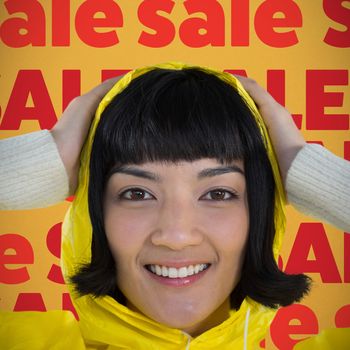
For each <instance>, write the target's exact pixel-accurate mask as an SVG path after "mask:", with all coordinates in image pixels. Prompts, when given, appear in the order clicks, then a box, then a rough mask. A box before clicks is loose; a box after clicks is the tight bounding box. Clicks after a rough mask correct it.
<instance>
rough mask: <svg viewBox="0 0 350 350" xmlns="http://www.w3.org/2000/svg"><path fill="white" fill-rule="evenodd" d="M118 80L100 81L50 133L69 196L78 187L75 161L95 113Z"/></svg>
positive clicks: (72, 104)
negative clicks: (57, 153) (62, 169)
mask: <svg viewBox="0 0 350 350" xmlns="http://www.w3.org/2000/svg"><path fill="white" fill-rule="evenodd" d="M120 78H121V77H116V78H112V79H108V80H106V81H104V82H103V83H102V84H100V85H98V86H96V87H95V88H93V89H92V90H90V91H89V92H87V93H86V94H84V95H82V96H79V97H76V98H75V99H73V100H72V101H71V102H70V104H69V105H68V107H67V108H66V109H65V111H64V112H63V114H62V116H61V118H60V119H59V120H58V122H57V123H56V124H55V126H54V127H53V128H52V130H51V134H52V136H53V138H54V140H55V142H56V144H57V148H58V151H59V153H60V156H61V158H62V161H63V164H64V166H65V168H66V171H67V174H68V178H69V192H70V193H71V194H73V193H74V191H75V189H76V187H77V184H78V172H79V157H80V152H81V149H82V147H83V144H84V141H85V138H86V136H87V134H88V131H89V128H90V124H91V121H92V119H93V117H94V115H95V111H96V109H97V107H98V105H99V103H100V101H101V100H102V98H103V97H104V95H105V94H106V93H107V92H108V91H109V90H110V89H111V88H112V87H113V85H114V84H115V83H116V82H117V81H118V80H119V79H120Z"/></svg>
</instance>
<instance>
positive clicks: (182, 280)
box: [144, 263, 212, 287]
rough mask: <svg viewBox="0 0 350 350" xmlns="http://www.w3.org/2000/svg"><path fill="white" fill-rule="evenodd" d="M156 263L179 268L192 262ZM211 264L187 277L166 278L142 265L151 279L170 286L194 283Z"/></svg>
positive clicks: (183, 285) (203, 274) (184, 285)
mask: <svg viewBox="0 0 350 350" xmlns="http://www.w3.org/2000/svg"><path fill="white" fill-rule="evenodd" d="M158 265H164V266H169V267H176V268H181V267H184V266H189V265H192V264H191V263H190V264H189V265H187V263H186V264H183V263H176V264H174V263H172V264H170V263H169V264H165V263H162V264H158ZM175 265H176V266H175ZM211 266H212V265H211V264H209V266H208V268H206V269H205V270H203V271H201V272H199V273H197V274H195V275H192V276H187V277H178V278H168V277H163V276H158V275H156V274H155V273H153V272H151V271H149V270H148V269H147V268H146V267H144V269H145V271H146V272H147V273H148V275H149V276H150V277H151V278H152V279H153V280H155V281H156V282H158V283H160V284H162V285H165V286H170V287H188V286H191V285H193V284H194V283H196V282H197V281H198V280H200V279H201V278H203V277H204V276H205V274H206V273H207V272H208V270H210V268H211Z"/></svg>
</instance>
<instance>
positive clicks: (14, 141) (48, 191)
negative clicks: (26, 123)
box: [0, 130, 69, 210]
mask: <svg viewBox="0 0 350 350" xmlns="http://www.w3.org/2000/svg"><path fill="white" fill-rule="evenodd" d="M0 164H1V167H0V209H1V210H4V209H30V208H39V207H47V206H50V205H53V204H55V203H57V202H60V201H63V200H64V199H65V198H66V197H67V196H68V193H69V183H68V176H67V173H66V170H65V167H64V165H63V162H62V160H61V158H60V155H59V153H58V149H57V146H56V143H55V141H54V139H53V137H52V135H51V133H50V132H49V131H48V130H41V131H37V132H33V133H29V134H25V135H20V136H17V137H12V138H8V139H5V140H1V142H0Z"/></svg>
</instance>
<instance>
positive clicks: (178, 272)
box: [146, 264, 210, 278]
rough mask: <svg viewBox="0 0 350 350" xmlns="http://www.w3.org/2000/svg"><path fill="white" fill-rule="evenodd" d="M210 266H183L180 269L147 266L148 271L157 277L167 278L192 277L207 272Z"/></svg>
mask: <svg viewBox="0 0 350 350" xmlns="http://www.w3.org/2000/svg"><path fill="white" fill-rule="evenodd" d="M209 266H210V264H196V265H189V266H183V267H180V268H176V267H169V266H163V265H153V264H152V265H146V269H147V270H148V271H150V272H152V273H154V274H155V275H157V276H162V277H167V278H185V277H188V276H192V275H197V274H199V273H200V272H202V271H204V270H206V269H207V268H208V267H209Z"/></svg>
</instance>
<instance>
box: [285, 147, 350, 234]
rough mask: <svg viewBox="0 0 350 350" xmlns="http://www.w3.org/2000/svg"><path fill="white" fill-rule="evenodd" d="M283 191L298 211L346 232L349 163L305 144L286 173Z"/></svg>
mask: <svg viewBox="0 0 350 350" xmlns="http://www.w3.org/2000/svg"><path fill="white" fill-rule="evenodd" d="M286 191H287V194H288V200H289V202H290V203H291V204H293V205H294V206H295V207H296V208H297V209H299V210H300V211H301V212H303V213H305V214H307V215H311V216H313V217H316V218H318V219H321V220H323V221H327V222H329V223H330V224H332V225H334V226H336V227H338V228H340V229H342V230H344V231H347V232H350V162H348V161H346V160H344V159H342V158H340V157H337V156H335V155H334V154H333V153H331V152H330V151H328V150H327V149H326V148H324V147H322V146H320V145H318V144H307V145H305V146H304V147H303V148H302V149H301V150H300V151H299V153H298V154H297V156H296V157H295V159H294V161H293V163H292V165H291V167H290V169H289V171H288V174H287V180H286Z"/></svg>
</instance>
